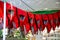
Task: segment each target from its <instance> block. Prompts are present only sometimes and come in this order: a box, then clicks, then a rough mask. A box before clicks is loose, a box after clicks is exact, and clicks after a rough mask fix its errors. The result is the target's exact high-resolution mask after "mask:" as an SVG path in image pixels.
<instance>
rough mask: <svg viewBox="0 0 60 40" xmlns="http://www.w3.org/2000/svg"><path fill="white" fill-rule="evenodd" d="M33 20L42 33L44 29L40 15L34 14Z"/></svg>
mask: <svg viewBox="0 0 60 40" xmlns="http://www.w3.org/2000/svg"><path fill="white" fill-rule="evenodd" d="M35 19H36V21H37V25H38V29H39V30H40V31H43V30H44V27H43V21H42V17H41V15H40V14H35Z"/></svg>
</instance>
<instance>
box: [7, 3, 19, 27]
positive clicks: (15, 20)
mask: <svg viewBox="0 0 60 40" xmlns="http://www.w3.org/2000/svg"><path fill="white" fill-rule="evenodd" d="M6 7H7V8H6V14H7V16H6V17H7V18H8V20H9V21H8V28H13V21H14V22H16V27H18V25H17V21H18V20H17V19H16V7H14V6H12V5H11V4H9V3H6ZM11 11H13V13H12V14H13V15H12V17H11Z"/></svg>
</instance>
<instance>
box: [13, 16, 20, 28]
mask: <svg viewBox="0 0 60 40" xmlns="http://www.w3.org/2000/svg"><path fill="white" fill-rule="evenodd" d="M12 21H13V22H14V23H15V25H16V28H18V27H19V25H18V18H17V16H16V15H14V17H13V18H12Z"/></svg>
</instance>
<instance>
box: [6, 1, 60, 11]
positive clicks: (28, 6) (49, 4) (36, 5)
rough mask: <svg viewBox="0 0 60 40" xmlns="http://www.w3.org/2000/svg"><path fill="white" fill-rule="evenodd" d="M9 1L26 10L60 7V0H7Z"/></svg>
mask: <svg viewBox="0 0 60 40" xmlns="http://www.w3.org/2000/svg"><path fill="white" fill-rule="evenodd" d="M7 2H9V3H11V4H12V5H14V6H16V7H18V8H20V9H23V10H26V11H38V10H51V9H53V10H54V9H60V0H7Z"/></svg>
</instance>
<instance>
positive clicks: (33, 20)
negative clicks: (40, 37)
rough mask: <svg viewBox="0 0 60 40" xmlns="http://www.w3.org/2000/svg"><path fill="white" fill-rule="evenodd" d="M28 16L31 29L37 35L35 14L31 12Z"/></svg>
mask: <svg viewBox="0 0 60 40" xmlns="http://www.w3.org/2000/svg"><path fill="white" fill-rule="evenodd" d="M28 16H29V22H30V27H31V30H32V33H36V32H37V26H36V23H35V18H34V14H33V13H31V12H29V13H28Z"/></svg>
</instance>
